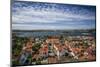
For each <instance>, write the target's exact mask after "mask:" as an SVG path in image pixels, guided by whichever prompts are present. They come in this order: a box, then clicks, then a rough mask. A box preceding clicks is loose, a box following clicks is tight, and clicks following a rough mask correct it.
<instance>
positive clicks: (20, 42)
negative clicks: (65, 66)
mask: <svg viewBox="0 0 100 67" xmlns="http://www.w3.org/2000/svg"><path fill="white" fill-rule="evenodd" d="M15 43H17V45H16V44H15ZM14 44H15V45H14ZM95 44H96V43H95V37H93V36H58V35H55V36H46V37H42V38H41V37H26V38H25V37H24V38H23V37H14V36H13V47H14V48H15V47H16V46H19V47H18V48H17V47H16V49H13V50H12V52H13V54H12V59H13V60H12V61H13V64H14V65H40V64H54V63H65V62H81V61H94V60H96V45H95ZM18 51H19V52H18Z"/></svg>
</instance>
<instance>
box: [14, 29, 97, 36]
mask: <svg viewBox="0 0 100 67" xmlns="http://www.w3.org/2000/svg"><path fill="white" fill-rule="evenodd" d="M13 33H16V36H18V37H40V36H41V37H44V36H60V35H65V36H95V34H96V32H95V31H88V30H85V31H65V30H64V31H63V30H62V31H15V30H14V31H13Z"/></svg>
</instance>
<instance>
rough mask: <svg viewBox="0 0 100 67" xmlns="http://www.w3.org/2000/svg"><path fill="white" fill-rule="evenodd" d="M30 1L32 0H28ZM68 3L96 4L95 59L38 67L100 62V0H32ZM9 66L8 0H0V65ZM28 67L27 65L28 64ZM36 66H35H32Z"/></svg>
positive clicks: (80, 66) (84, 65) (81, 66)
mask: <svg viewBox="0 0 100 67" xmlns="http://www.w3.org/2000/svg"><path fill="white" fill-rule="evenodd" d="M30 1H32V0H30ZM33 1H44V2H57V3H68V4H86V5H96V6H97V61H96V62H84V63H66V64H53V65H39V67H52V66H53V67H75V66H77V67H89V66H91V67H98V65H99V63H100V52H99V51H100V31H99V29H100V4H99V3H100V0H33ZM9 66H10V0H0V67H9ZM28 67H29V66H28ZM34 67H37V66H34Z"/></svg>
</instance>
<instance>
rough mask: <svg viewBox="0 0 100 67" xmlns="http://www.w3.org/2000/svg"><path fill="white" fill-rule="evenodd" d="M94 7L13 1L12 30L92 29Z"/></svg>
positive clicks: (93, 25) (93, 26)
mask: <svg viewBox="0 0 100 67" xmlns="http://www.w3.org/2000/svg"><path fill="white" fill-rule="evenodd" d="M95 11H96V10H95V6H82V5H68V4H54V3H40V2H27V1H15V2H13V4H12V29H13V30H67V29H94V28H95V20H96V19H95Z"/></svg>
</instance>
